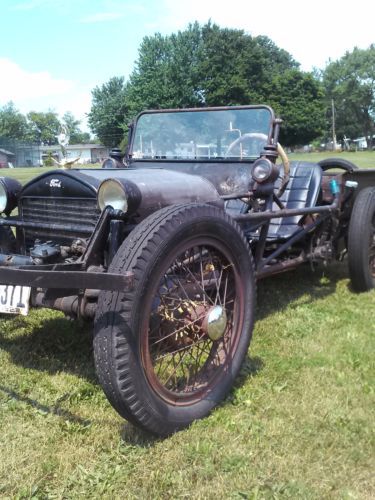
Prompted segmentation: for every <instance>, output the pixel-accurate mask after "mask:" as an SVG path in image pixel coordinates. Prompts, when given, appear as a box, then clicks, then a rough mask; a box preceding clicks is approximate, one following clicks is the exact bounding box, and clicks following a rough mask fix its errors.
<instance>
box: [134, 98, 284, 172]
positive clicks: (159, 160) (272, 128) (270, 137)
mask: <svg viewBox="0 0 375 500" xmlns="http://www.w3.org/2000/svg"><path fill="white" fill-rule="evenodd" d="M243 109H265V110H267V111H269V113H270V129H269V132H268V137H267V143H268V144H271V143H273V138H274V133H275V120H276V118H275V113H274V111H273V109H272V108H271V107H270V106H267V105H264V104H257V105H243V106H215V107H204V108H181V109H173V108H168V109H152V110H145V111H142V112H141V113H139V114H138V115H137V117H136V118H135V120H134V122H133V123H132V124H131V136H130V142H129V144H128V148H127V155H126V156H127V159H128V161H129V162H130V163H133V162H142V163H143V162H146V163H164V162H166V163H244V162H250V163H252V162H254V161H255V160H256V158H248V157H246V158H235V157H230V158H220V159H218V158H136V157H135V158H134V157H133V147H134V141H135V137H136V130H137V125H138V121H139V119H140V118H141V117H142V116H143V115H150V114H163V113H186V112H203V111H208V112H215V111H226V110H243Z"/></svg>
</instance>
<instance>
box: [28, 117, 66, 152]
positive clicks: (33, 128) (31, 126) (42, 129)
mask: <svg viewBox="0 0 375 500" xmlns="http://www.w3.org/2000/svg"><path fill="white" fill-rule="evenodd" d="M27 121H28V133H27V138H28V139H29V140H30V141H33V142H36V143H42V144H47V145H54V144H58V141H57V135H58V133H59V129H60V121H59V119H58V116H57V113H55V112H54V111H47V112H46V113H43V112H38V111H30V113H28V114H27Z"/></svg>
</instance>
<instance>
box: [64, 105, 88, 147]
mask: <svg viewBox="0 0 375 500" xmlns="http://www.w3.org/2000/svg"><path fill="white" fill-rule="evenodd" d="M63 122H64V123H65V125H66V126H67V127H68V130H69V135H70V139H69V143H70V144H85V143H88V142H89V141H90V134H89V133H88V132H82V130H81V129H80V128H79V125H80V123H81V122H80V120H76V119H75V118H74V116H73V114H72V113H71V112H70V111H67V112H66V113H65V114H64V116H63Z"/></svg>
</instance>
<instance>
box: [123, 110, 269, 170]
mask: <svg viewBox="0 0 375 500" xmlns="http://www.w3.org/2000/svg"><path fill="white" fill-rule="evenodd" d="M271 126H272V112H271V110H270V109H269V108H263V107H254V108H227V109H204V110H198V111H197V110H194V111H193V110H189V111H183V110H182V111H167V112H150V113H147V112H146V113H143V114H141V115H140V116H139V118H138V121H137V124H136V130H135V135H134V141H133V145H132V152H131V156H132V158H133V159H142V160H146V159H153V160H158V159H159V160H216V161H217V160H220V159H221V160H228V159H255V158H258V157H259V156H260V153H261V151H262V150H263V147H264V146H265V145H266V143H267V140H268V135H269V133H270V130H271Z"/></svg>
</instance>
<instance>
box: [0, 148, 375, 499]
mask: <svg viewBox="0 0 375 500" xmlns="http://www.w3.org/2000/svg"><path fill="white" fill-rule="evenodd" d="M357 155H360V156H357ZM367 155H368V157H367ZM372 155H373V154H372V153H368V154H364V155H362V153H357V154H350V157H349V159H351V161H354V162H358V164H362V166H371V165H370V162H371V159H372V157H374V158H375V155H374V156H372ZM306 156H309V157H311V156H310V155H305V156H304V157H306ZM315 160H316V159H315V158H314V161H315ZM366 162H368V165H365V163H366ZM30 170H31V169H27V172H26V173H25V172H24V171H21V170H19V171H18V170H12V171H9V173H11V174H12V175H17V174H18V173H19V174H21V175H20V178H21V179H22V181H26V180H27V178H29V177H28V175H32V173H31V172H30ZM42 171H45V169H42ZM2 173H3V172H2ZM4 173H5V172H4ZM6 173H7V174H8V171H7V172H6ZM33 173H34V175H35V173H36V172H35V171H34V172H33ZM26 174H27V175H26ZM374 308H375V291H372V292H370V293H365V294H355V293H353V292H352V291H351V290H350V285H349V281H348V277H347V265H346V263H345V262H344V263H342V264H335V265H331V266H328V267H323V266H321V267H319V268H317V269H315V271H312V270H311V269H310V267H309V266H303V267H300V268H299V269H298V270H297V271H293V272H290V273H288V274H284V275H279V276H277V277H274V278H270V279H267V280H264V281H262V282H260V283H259V284H258V308H257V323H256V327H255V330H254V335H253V341H252V344H251V346H250V350H249V354H248V357H247V359H246V361H245V364H244V366H243V369H242V372H241V376H240V377H239V379H238V381H237V383H236V385H235V387H234V388H233V390H232V391H231V393H230V395H229V397H228V398H227V399H226V401H225V402H224V403H223V404H222V405H221V406H220V407H219V408H217V409H216V411H214V412H213V414H212V415H211V416H209V417H208V418H206V419H204V420H201V421H198V422H196V423H194V424H193V425H192V426H191V427H190V428H189V429H187V430H185V431H182V432H179V433H178V434H175V435H174V436H172V437H170V438H168V439H164V440H158V439H154V438H152V437H150V436H148V435H146V434H144V433H142V432H140V431H138V430H137V429H135V428H134V427H133V426H131V425H130V424H128V423H127V422H125V421H123V420H122V419H121V418H120V417H119V416H118V415H117V414H116V413H115V411H114V410H113V409H112V408H111V407H110V405H109V404H108V402H107V401H106V398H105V396H104V394H103V392H102V390H101V388H100V386H99V385H98V382H97V379H96V376H95V372H94V367H93V359H92V346H91V341H92V339H91V328H90V326H89V325H82V324H79V323H77V322H71V321H68V320H67V319H65V318H64V316H63V315H62V314H60V313H57V312H54V311H49V310H32V311H31V313H30V315H29V316H28V317H26V318H24V317H5V316H2V317H1V318H0V432H1V439H0V498H12V499H13V498H17V499H26V498H35V499H47V498H48V499H49V498H51V499H52V498H61V499H68V498H69V499H70V498H72V499H73V498H74V499H76V498H111V499H112V498H116V499H117V498H118V499H123V498H142V499H143V498H147V499H148V498H163V499H164V498H212V499H213V498H215V499H216V498H223V499H224V498H225V499H227V498H231V499H254V500H255V499H284V498H296V499H300V498H302V499H305V498H306V499H319V500H320V499H322V498H334V499H347V500H352V499H373V498H374V497H375V475H374V471H375V439H374V437H375V436H374V417H375V411H374V410H375V367H374V351H375V340H374V338H375V321H374Z"/></svg>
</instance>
